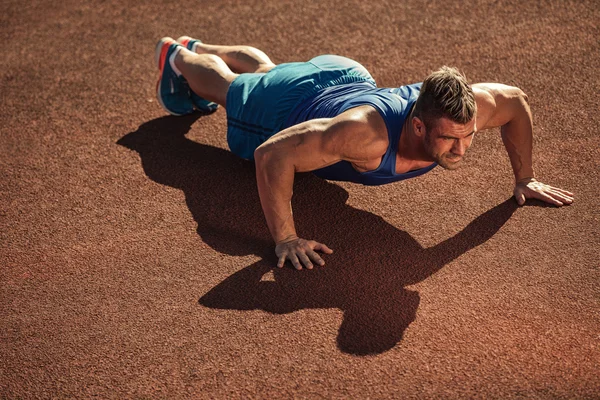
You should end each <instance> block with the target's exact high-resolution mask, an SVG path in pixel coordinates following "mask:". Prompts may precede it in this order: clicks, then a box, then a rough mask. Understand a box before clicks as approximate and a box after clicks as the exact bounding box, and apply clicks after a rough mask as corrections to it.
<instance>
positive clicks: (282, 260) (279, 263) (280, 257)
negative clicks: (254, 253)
mask: <svg viewBox="0 0 600 400" xmlns="http://www.w3.org/2000/svg"><path fill="white" fill-rule="evenodd" d="M286 258H287V253H283V254H282V255H281V256H279V261H277V268H283V265H284V264H285V259H286Z"/></svg>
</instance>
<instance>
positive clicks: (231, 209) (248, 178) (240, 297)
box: [117, 116, 517, 355]
mask: <svg viewBox="0 0 600 400" xmlns="http://www.w3.org/2000/svg"><path fill="white" fill-rule="evenodd" d="M197 118H198V116H187V117H177V118H176V117H162V118H158V119H155V120H152V121H149V122H147V123H145V124H143V125H141V126H140V127H139V128H138V130H137V131H135V132H131V133H129V134H127V135H125V136H124V137H123V138H121V139H120V140H119V141H118V142H117V143H118V144H120V145H122V146H125V147H127V148H130V149H132V150H135V151H137V152H138V153H139V155H140V157H141V161H142V166H143V169H144V172H145V173H146V175H147V176H148V177H149V178H150V179H152V180H154V181H155V182H158V183H161V184H164V185H168V186H171V187H174V188H178V189H181V190H183V192H184V194H185V198H186V203H187V206H188V208H189V209H190V211H191V213H192V215H193V218H194V220H195V221H196V222H197V224H198V229H197V232H198V234H199V235H200V237H201V238H202V240H203V241H204V242H205V243H207V244H208V245H210V246H211V247H212V248H214V249H215V250H217V251H219V252H223V253H226V254H230V255H248V254H255V255H258V256H259V257H261V258H262V259H261V260H260V261H258V262H256V263H255V264H253V265H250V266H248V267H246V268H244V269H242V270H240V271H238V272H236V273H235V274H233V275H231V276H230V277H228V278H227V279H225V280H224V281H223V282H221V283H220V284H219V285H217V286H216V287H214V288H213V289H211V290H210V291H209V292H208V293H206V294H205V295H203V296H202V297H201V298H200V300H199V303H200V304H201V305H203V306H205V307H209V308H215V309H234V310H255V309H260V310H264V311H267V312H270V313H275V314H283V313H291V312H294V311H297V310H301V309H312V308H338V309H340V310H341V311H342V312H343V321H342V324H341V326H340V329H339V334H338V338H337V344H338V347H339V348H340V350H341V351H343V352H346V353H350V354H355V355H368V354H379V353H382V352H384V351H387V350H389V349H391V348H393V347H394V346H396V344H397V343H398V342H400V341H401V340H402V336H403V334H404V331H405V330H406V328H407V327H408V326H409V325H410V324H411V323H412V322H413V321H414V319H415V316H416V311H417V308H418V306H419V301H420V297H419V294H418V292H416V291H413V290H408V289H406V288H405V286H408V285H412V284H415V283H418V282H421V281H422V280H424V279H426V278H428V277H429V276H431V275H433V274H434V273H435V272H437V271H438V270H440V269H441V268H442V267H443V266H444V265H446V264H447V263H449V262H451V261H452V260H454V259H456V258H457V257H459V256H460V255H462V254H464V253H465V252H467V251H469V250H470V249H472V248H474V247H476V246H478V245H480V244H482V243H484V242H486V241H487V240H488V239H489V238H491V237H492V236H493V235H494V234H495V233H496V232H497V231H498V230H499V229H500V228H501V227H502V225H504V223H505V222H506V221H507V220H508V219H509V218H510V217H511V215H512V214H513V212H514V211H515V210H516V208H517V205H516V202H514V201H513V200H512V199H508V200H506V201H504V202H503V203H501V204H499V205H497V206H495V207H494V208H492V209H490V210H488V211H487V212H485V213H484V214H482V215H480V216H479V217H477V218H476V219H475V220H473V221H472V222H471V223H469V224H468V225H467V226H466V227H465V228H464V229H463V230H462V231H461V232H459V233H458V234H456V235H455V236H453V237H451V238H449V239H447V240H445V241H443V242H441V243H439V244H437V245H435V246H433V247H429V248H423V247H422V246H421V245H420V244H419V243H418V242H417V241H416V240H415V239H413V238H412V237H411V236H410V235H409V234H408V233H407V232H404V231H402V230H399V229H397V228H395V227H394V226H392V225H390V224H389V223H387V222H385V221H384V220H383V219H382V218H380V217H379V216H376V215H374V214H371V213H369V212H366V211H363V210H358V209H356V208H353V207H351V206H349V205H347V204H346V201H347V199H348V193H347V192H346V191H345V190H344V189H343V188H341V187H339V186H337V185H335V184H333V183H329V182H327V181H325V180H321V179H319V178H316V177H314V176H313V175H312V174H301V175H299V176H298V177H297V179H296V183H295V186H294V199H293V207H294V214H295V217H296V225H297V228H298V231H299V232H301V234H302V235H303V236H304V237H311V238H315V239H316V240H319V241H322V242H324V243H327V244H328V245H330V246H331V247H332V248H334V249H335V251H336V252H335V253H334V254H333V255H332V256H330V257H328V259H327V266H325V267H323V268H318V267H317V268H315V269H314V270H312V271H307V270H303V271H295V270H294V269H292V268H283V269H279V268H276V267H275V268H273V267H274V266H275V265H276V262H277V259H276V257H275V255H274V252H273V244H272V239H271V237H270V235H269V232H268V229H267V227H266V223H265V221H264V217H263V214H262V209H261V207H260V201H259V198H258V191H257V189H256V182H255V174H254V164H253V163H251V162H248V161H244V160H241V159H239V158H238V157H236V156H235V155H233V154H231V153H230V152H228V151H226V150H223V149H219V148H215V147H212V146H207V145H202V144H200V143H197V142H194V141H191V140H189V139H187V138H186V137H185V134H186V133H187V132H188V131H189V130H190V127H191V125H192V124H193V123H194V121H195V120H196V119H197ZM270 271H272V272H273V277H274V280H270V281H269V280H263V277H264V276H265V274H267V273H268V272H270Z"/></svg>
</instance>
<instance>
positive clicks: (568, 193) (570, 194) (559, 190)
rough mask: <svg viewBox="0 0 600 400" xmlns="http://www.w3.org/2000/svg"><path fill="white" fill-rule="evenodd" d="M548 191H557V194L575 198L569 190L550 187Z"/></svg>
mask: <svg viewBox="0 0 600 400" xmlns="http://www.w3.org/2000/svg"><path fill="white" fill-rule="evenodd" d="M548 189H551V190H553V191H556V192H559V193H562V194H564V195H567V196H569V197H573V196H575V195H574V194H573V193H571V192H569V191H568V190H564V189H561V188H557V187H554V186H548Z"/></svg>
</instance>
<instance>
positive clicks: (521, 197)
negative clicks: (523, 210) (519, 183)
mask: <svg viewBox="0 0 600 400" xmlns="http://www.w3.org/2000/svg"><path fill="white" fill-rule="evenodd" d="M515 199H517V204H518V205H520V206H522V205H523V204H525V195H524V194H523V193H521V192H519V193H516V194H515Z"/></svg>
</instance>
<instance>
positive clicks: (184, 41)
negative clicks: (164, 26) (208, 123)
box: [177, 36, 219, 113]
mask: <svg viewBox="0 0 600 400" xmlns="http://www.w3.org/2000/svg"><path fill="white" fill-rule="evenodd" d="M177 43H179V44H180V45H182V46H185V47H186V48H187V49H188V50H190V51H193V52H194V53H195V52H196V46H197V45H198V43H202V42H201V41H200V40H198V39H192V38H191V37H189V36H181V37H180V38H179V39H177ZM191 94H192V103H194V106H195V107H196V109H198V110H199V111H201V112H204V113H212V112H214V111H215V110H216V109H217V107H219V105H218V104H217V103H214V102H212V101H208V100H206V99H205V98H203V97H200V96H198V95H197V94H196V93H194V91H193V90H192V91H191Z"/></svg>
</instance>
